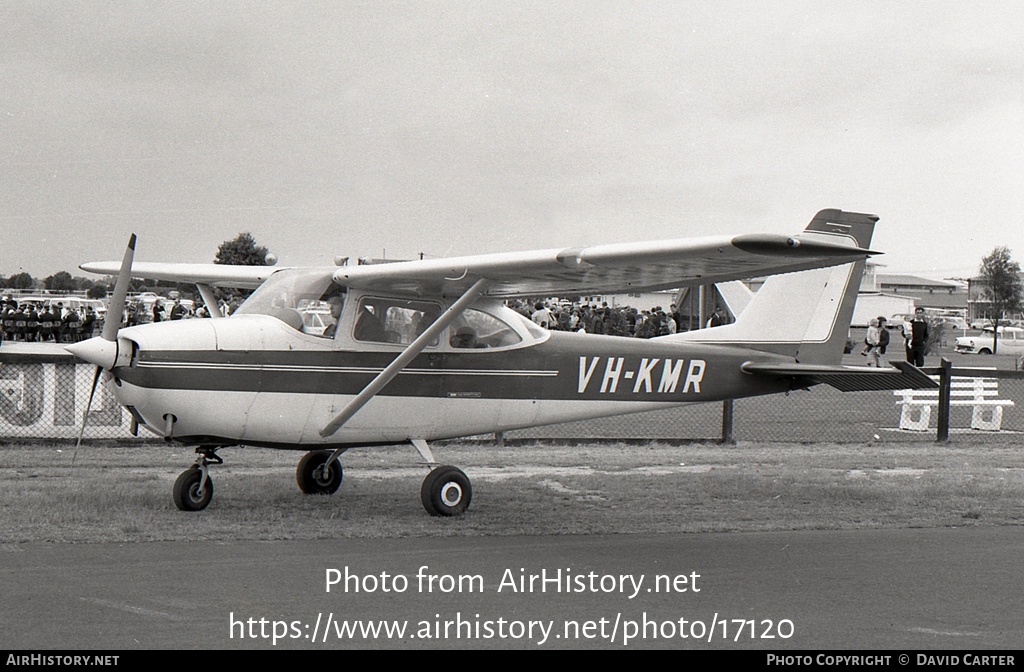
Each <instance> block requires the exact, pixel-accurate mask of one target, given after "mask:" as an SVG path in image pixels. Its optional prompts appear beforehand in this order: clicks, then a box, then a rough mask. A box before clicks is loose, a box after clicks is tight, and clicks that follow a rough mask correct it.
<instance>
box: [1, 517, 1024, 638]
mask: <svg viewBox="0 0 1024 672" xmlns="http://www.w3.org/2000/svg"><path fill="white" fill-rule="evenodd" d="M1022 555H1024V528H1021V527H968V528H957V529H950V528H942V529H900V530H852V531H803V532H773V533H726V534H661V535H618V536H572V537H569V536H565V537H561V536H550V537H459V538H404V539H387V540H369V539H350V540H337V539H335V540H323V541H282V542H229V543H225V542H185V541H181V542H161V543H139V544H81V545H76V544H43V543H30V544H17V545H14V544H9V545H5V546H0V585H2V586H3V588H2V595H3V599H2V602H0V633H2V634H0V649H3V650H5V651H10V650H27V649H62V650H96V649H107V650H110V649H114V650H131V649H194V648H199V649H221V648H246V649H253V648H266V649H278V648H289V649H310V650H320V649H338V648H352V647H371V648H397V647H403V648H407V647H417V648H419V647H425V648H452V647H455V648H525V649H530V648H534V649H535V648H542V647H547V648H550V647H557V648H566V647H572V648H613V649H617V648H624V647H628V648H635V647H659V648H687V649H705V650H715V649H735V648H742V649H764V650H782V649H861V650H878V649H886V650H895V649H900V650H908V651H911V650H920V649H962V650H974V651H983V650H992V649H1020V648H1022V647H1024V610H1022V609H1021V608H1020V605H1021V604H1022V599H1021V598H1022V596H1024V590H1022V588H1024V569H1022V567H1021V564H1020V558H1021V557H1022ZM346 576H347V579H346ZM431 577H433V578H431ZM531 577H534V578H533V580H532V586H531ZM545 579H546V581H545ZM331 581H333V582H334V583H333V585H332V586H331V589H330V592H328V590H327V588H328V585H327V584H328V583H329V582H331ZM346 587H347V590H346ZM352 628H354V630H352ZM362 628H368V629H367V630H362ZM374 628H377V629H379V631H378V632H377V634H376V635H374V633H373V630H374ZM388 628H391V629H392V630H391V631H390V632H389V631H388Z"/></svg>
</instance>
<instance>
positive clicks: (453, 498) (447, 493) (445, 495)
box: [441, 483, 462, 506]
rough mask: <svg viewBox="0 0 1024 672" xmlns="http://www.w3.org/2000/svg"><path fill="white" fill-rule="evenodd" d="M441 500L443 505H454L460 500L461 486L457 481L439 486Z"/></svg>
mask: <svg viewBox="0 0 1024 672" xmlns="http://www.w3.org/2000/svg"><path fill="white" fill-rule="evenodd" d="M441 501H442V502H444V504H445V506H455V505H456V504H458V503H459V502H460V501H462V488H460V487H459V484H458V483H445V484H444V487H442V488H441Z"/></svg>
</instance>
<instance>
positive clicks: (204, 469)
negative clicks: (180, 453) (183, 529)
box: [171, 446, 224, 511]
mask: <svg viewBox="0 0 1024 672" xmlns="http://www.w3.org/2000/svg"><path fill="white" fill-rule="evenodd" d="M219 447H220V446H199V447H198V448H196V452H197V453H199V457H197V458H196V461H195V464H193V465H192V466H191V467H189V468H188V469H186V470H185V471H183V472H181V475H180V476H178V479H177V480H176V481H174V488H173V489H172V490H171V497H172V498H173V499H174V505H175V506H176V507H178V509H179V510H180V511H202V510H203V509H205V508H206V507H207V506H209V504H210V500H212V499H213V480H211V479H210V473H209V465H211V464H224V460H222V459H221V458H220V456H218V455H217V449H218V448H219Z"/></svg>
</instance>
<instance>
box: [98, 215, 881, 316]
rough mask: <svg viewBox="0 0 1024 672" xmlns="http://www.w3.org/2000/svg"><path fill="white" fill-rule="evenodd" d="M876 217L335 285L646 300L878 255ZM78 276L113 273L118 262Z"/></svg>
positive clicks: (248, 272)
mask: <svg viewBox="0 0 1024 672" xmlns="http://www.w3.org/2000/svg"><path fill="white" fill-rule="evenodd" d="M876 219H877V217H874V216H873V215H863V214H859V213H844V212H843V211H841V210H822V211H821V212H819V213H818V214H817V215H816V216H815V217H814V219H813V220H812V221H811V224H810V225H809V226H808V227H807V229H805V231H804V233H803V234H801V235H795V236H782V235H777V234H746V235H739V236H731V237H730V236H720V237H708V238H686V239H677V240H666V241H657V242H645V243H614V244H610V245H593V246H590V247H572V248H558V249H548V250H534V251H528V252H501V253H496V254H484V255H474V256H466V257H453V258H449V259H429V260H419V261H402V262H395V263H390V264H375V265H363V266H343V267H340V268H337V269H336V270H334V273H333V277H334V281H335V282H336V283H338V284H340V285H344V286H347V287H353V288H357V289H362V290H371V291H378V292H388V293H398V294H411V295H417V296H461V295H462V294H464V293H465V292H466V291H468V290H469V288H470V287H472V286H473V285H474V284H475V283H476V282H477V281H478V280H486V281H488V282H487V287H488V289H487V292H486V293H487V294H488V295H490V296H496V297H503V298H509V297H517V296H571V295H574V294H576V295H578V294H597V293H616V292H640V291H650V290H657V289H673V288H679V287H686V286H694V285H704V284H711V283H716V282H725V281H729V280H738V279H741V278H750V277H756V276H763V275H776V274H780V273H790V272H794V271H803V270H808V269H812V268H822V267H826V266H836V265H840V264H844V263H848V262H852V261H856V260H859V259H863V258H865V257H867V256H869V255H872V254H876V253H875V252H872V251H871V250H868V249H865V248H863V247H861V246H860V245H858V243H857V239H856V238H855V237H854V236H851V235H850V233H849V232H850V230H851V223H852V224H853V226H854V227H856V226H861V225H863V223H864V222H870V223H871V224H872V225H873V223H874V221H875V220H876ZM81 268H82V269H83V270H85V271H88V272H90V273H99V274H106V275H115V274H116V273H117V272H118V269H119V268H120V264H119V263H118V262H93V263H88V264H83V265H82V266H81ZM280 270H284V269H281V268H277V267H270V266H228V265H220V264H173V263H136V264H135V265H134V266H133V267H132V269H131V273H132V276H134V277H141V278H147V279H151V280H168V281H172V282H190V283H196V284H199V285H207V286H210V287H240V288H249V289H253V288H256V287H258V286H259V285H260V284H262V282H263V281H264V280H266V279H267V278H268V277H270V275H271V274H273V273H274V272H277V271H280Z"/></svg>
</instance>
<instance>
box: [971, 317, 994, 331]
mask: <svg viewBox="0 0 1024 672" xmlns="http://www.w3.org/2000/svg"><path fill="white" fill-rule="evenodd" d="M991 328H992V320H987V319H984V318H982V319H980V320H975V321H974V322H971V329H991Z"/></svg>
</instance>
